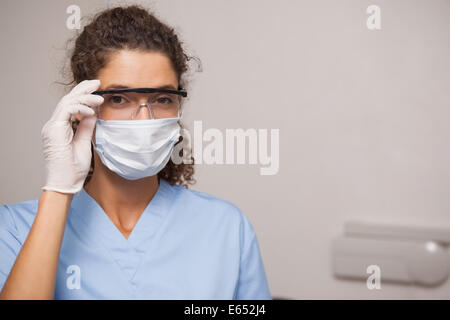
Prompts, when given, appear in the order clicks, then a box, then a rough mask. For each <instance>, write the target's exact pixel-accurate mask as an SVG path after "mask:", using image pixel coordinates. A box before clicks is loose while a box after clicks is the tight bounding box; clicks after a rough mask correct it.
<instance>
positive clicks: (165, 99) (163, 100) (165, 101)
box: [156, 97, 172, 104]
mask: <svg viewBox="0 0 450 320" xmlns="http://www.w3.org/2000/svg"><path fill="white" fill-rule="evenodd" d="M156 101H157V102H158V103H162V104H170V103H172V99H170V98H168V97H160V98H158V99H156Z"/></svg>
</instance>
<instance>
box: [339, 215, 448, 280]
mask: <svg viewBox="0 0 450 320" xmlns="http://www.w3.org/2000/svg"><path fill="white" fill-rule="evenodd" d="M449 245H450V228H443V227H425V226H423V227H422V226H412V225H410V226H402V225H393V224H388V223H385V224H382V223H370V222H363V221H350V222H347V223H346V224H345V225H344V235H343V236H337V237H335V238H334V239H333V243H332V267H333V272H334V275H335V276H337V277H342V278H353V279H363V280H366V279H367V278H368V277H369V275H370V274H368V273H367V267H369V266H371V265H372V266H373V265H374V266H377V267H379V270H380V278H381V281H382V282H383V281H387V282H399V283H414V284H419V285H423V286H437V285H439V284H442V283H443V282H445V281H446V279H447V278H448V277H449V273H450V255H449V252H448V250H447V249H448V246H449Z"/></svg>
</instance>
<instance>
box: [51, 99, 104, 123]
mask: <svg viewBox="0 0 450 320" xmlns="http://www.w3.org/2000/svg"><path fill="white" fill-rule="evenodd" d="M76 114H81V115H83V116H92V115H94V114H95V111H94V110H93V109H92V108H91V107H88V106H86V105H84V104H79V103H70V104H67V105H65V106H64V108H61V109H59V110H58V112H57V113H56V114H55V115H54V117H53V121H65V120H67V121H68V120H70V117H71V115H76Z"/></svg>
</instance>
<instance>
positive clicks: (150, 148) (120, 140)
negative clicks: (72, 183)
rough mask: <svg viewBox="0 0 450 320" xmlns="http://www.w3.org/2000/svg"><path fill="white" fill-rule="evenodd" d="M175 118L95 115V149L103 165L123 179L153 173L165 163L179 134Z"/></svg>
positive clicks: (131, 178)
mask: <svg viewBox="0 0 450 320" xmlns="http://www.w3.org/2000/svg"><path fill="white" fill-rule="evenodd" d="M178 120H180V118H179V117H177V118H164V119H150V120H102V119H98V120H97V123H96V129H95V130H96V131H95V145H94V148H95V151H96V152H97V154H98V155H99V157H100V159H101V161H102V162H103V164H104V165H105V166H106V167H108V168H109V169H110V170H111V171H114V172H115V173H117V174H118V175H119V176H121V177H123V178H125V179H128V180H136V179H141V178H145V177H149V176H153V175H155V174H157V173H158V172H160V171H161V170H162V169H163V168H164V167H165V165H166V164H167V162H168V161H169V159H170V156H171V154H172V151H173V148H174V145H175V143H176V142H177V141H178V138H179V137H180V125H179V124H178Z"/></svg>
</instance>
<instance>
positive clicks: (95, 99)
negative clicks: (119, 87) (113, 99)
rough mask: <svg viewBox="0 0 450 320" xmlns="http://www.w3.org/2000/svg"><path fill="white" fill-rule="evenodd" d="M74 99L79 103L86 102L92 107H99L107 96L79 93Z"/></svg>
mask: <svg viewBox="0 0 450 320" xmlns="http://www.w3.org/2000/svg"><path fill="white" fill-rule="evenodd" d="M73 99H74V101H76V102H77V103H79V104H85V105H87V106H90V107H97V106H99V105H101V104H102V103H103V101H105V98H103V97H102V96H99V95H96V94H83V95H77V96H76V97H74V98H73Z"/></svg>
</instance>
